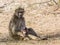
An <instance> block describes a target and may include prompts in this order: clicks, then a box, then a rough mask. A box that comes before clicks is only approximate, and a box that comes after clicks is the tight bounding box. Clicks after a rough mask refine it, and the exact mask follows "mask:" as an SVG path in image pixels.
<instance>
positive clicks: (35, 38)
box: [28, 34, 41, 40]
mask: <svg viewBox="0 0 60 45" xmlns="http://www.w3.org/2000/svg"><path fill="white" fill-rule="evenodd" d="M28 37H29V39H30V40H41V39H40V38H39V37H37V36H34V35H31V34H29V35H28Z"/></svg>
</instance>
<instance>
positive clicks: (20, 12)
mask: <svg viewBox="0 0 60 45" xmlns="http://www.w3.org/2000/svg"><path fill="white" fill-rule="evenodd" d="M24 12H25V11H24V9H23V8H20V7H19V8H18V9H16V10H15V15H16V16H17V17H18V18H20V17H22V16H23V15H24Z"/></svg>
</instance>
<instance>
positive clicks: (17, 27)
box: [9, 8, 27, 39]
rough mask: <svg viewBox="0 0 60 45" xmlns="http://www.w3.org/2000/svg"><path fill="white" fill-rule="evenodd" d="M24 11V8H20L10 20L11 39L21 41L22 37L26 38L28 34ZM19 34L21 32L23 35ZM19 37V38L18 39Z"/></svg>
mask: <svg viewBox="0 0 60 45" xmlns="http://www.w3.org/2000/svg"><path fill="white" fill-rule="evenodd" d="M24 12H25V11H24V9H23V8H18V9H16V10H15V13H14V15H13V17H12V18H11V20H10V23H9V33H10V35H11V37H13V38H14V39H19V38H20V36H22V35H23V36H22V37H24V36H25V33H26V32H27V31H26V30H25V29H26V25H25V20H24V17H23V15H24ZM18 32H21V33H22V35H18ZM17 37H18V38H17Z"/></svg>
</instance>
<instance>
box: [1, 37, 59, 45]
mask: <svg viewBox="0 0 60 45" xmlns="http://www.w3.org/2000/svg"><path fill="white" fill-rule="evenodd" d="M0 45H60V38H51V39H48V40H40V41H37V40H28V41H5V42H3V41H2V42H0Z"/></svg>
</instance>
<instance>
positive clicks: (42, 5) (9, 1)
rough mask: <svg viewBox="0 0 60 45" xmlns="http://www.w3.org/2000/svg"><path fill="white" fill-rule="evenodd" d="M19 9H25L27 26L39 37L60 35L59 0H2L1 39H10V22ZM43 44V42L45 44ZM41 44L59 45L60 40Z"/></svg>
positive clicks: (0, 10)
mask: <svg viewBox="0 0 60 45" xmlns="http://www.w3.org/2000/svg"><path fill="white" fill-rule="evenodd" d="M18 7H22V8H24V9H25V14H24V17H25V20H26V26H27V27H28V28H33V29H34V31H35V32H36V33H37V34H38V35H39V36H46V35H57V34H58V35H59V34H60V1H59V0H0V38H1V39H6V38H8V36H9V29H8V25H9V21H10V19H11V18H12V15H13V13H14V10H15V9H16V8H18ZM2 37H3V38H2ZM33 42H34V41H33ZM41 42H43V43H44V44H43V43H41ZM41 42H40V43H41V45H45V44H46V43H48V44H50V45H55V44H54V43H56V44H58V45H59V42H60V40H58V41H57V40H53V41H52V42H51V41H50V42H51V43H49V41H46V42H45V41H41ZM24 43H25V42H24ZM34 43H35V42H34ZM40 43H39V45H40ZM4 44H5V43H4ZM4 44H1V45H4ZM27 44H29V43H27ZM6 45H7V44H6ZM14 45H15V44H14ZM19 45H20V44H19ZM21 45H24V44H21ZM31 45H33V44H31ZM36 45H37V44H36Z"/></svg>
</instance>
